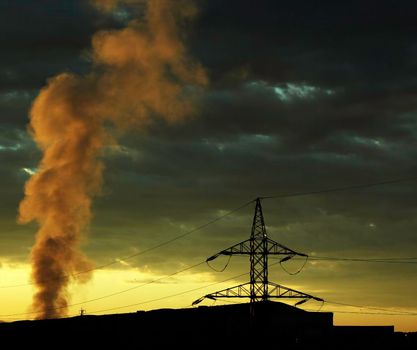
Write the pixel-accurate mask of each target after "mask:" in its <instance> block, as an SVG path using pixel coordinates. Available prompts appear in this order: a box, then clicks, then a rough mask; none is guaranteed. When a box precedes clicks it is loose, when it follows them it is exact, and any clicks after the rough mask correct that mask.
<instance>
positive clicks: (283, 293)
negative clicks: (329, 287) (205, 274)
mask: <svg viewBox="0 0 417 350" xmlns="http://www.w3.org/2000/svg"><path fill="white" fill-rule="evenodd" d="M250 288H251V284H250V283H249V282H248V283H243V284H239V285H237V286H235V287H231V288H226V289H223V290H220V291H217V292H214V293H210V294H206V295H205V296H203V297H201V298H199V299H197V300H195V301H194V302H193V304H192V305H197V304H199V303H201V302H202V301H203V300H204V299H211V300H216V299H219V298H250V297H251V292H250ZM259 288H261V286H259ZM268 290H269V295H268V297H269V298H271V299H302V300H301V301H299V302H298V303H296V305H299V304H301V303H303V302H305V301H307V300H310V299H313V300H316V301H323V299H321V298H318V297H315V296H313V295H311V294H307V293H303V292H300V291H298V290H296V289H291V288H288V287H285V286H282V285H279V284H276V283H273V282H269V283H268ZM258 301H261V299H259V300H258Z"/></svg>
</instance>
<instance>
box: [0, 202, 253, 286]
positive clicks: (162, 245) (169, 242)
mask: <svg viewBox="0 0 417 350" xmlns="http://www.w3.org/2000/svg"><path fill="white" fill-rule="evenodd" d="M253 201H254V200H251V201H249V202H246V203H245V204H242V205H241V206H239V207H237V208H235V209H232V210H230V211H228V212H227V213H225V214H223V215H220V216H218V217H216V218H214V219H213V220H211V221H209V222H207V223H205V224H203V225H200V226H198V227H196V228H194V229H192V230H190V231H187V232H185V233H183V234H181V235H178V236H176V237H174V238H171V239H169V240H167V241H164V242H161V243H159V244H156V245H154V246H152V247H150V248H148V249H145V250H141V251H140V252H137V253H134V254H131V255H128V256H126V257H124V258H122V259H117V260H114V261H111V262H109V263H106V264H103V265H99V266H96V267H94V268H92V269H88V270H83V271H79V272H77V273H75V274H71V275H66V276H64V277H75V276H78V275H81V274H84V273H89V272H92V271H95V270H100V269H103V268H106V267H109V266H112V265H114V264H118V263H119V262H120V260H123V261H125V260H129V259H133V258H135V257H137V256H140V255H143V254H146V253H149V252H151V251H153V250H156V249H158V248H161V247H164V246H166V245H168V244H171V243H173V242H175V241H177V240H179V239H181V238H184V237H186V236H188V235H191V234H192V233H195V232H197V231H200V230H202V229H204V228H206V227H207V226H210V225H212V224H214V223H216V222H217V221H220V220H222V219H224V218H225V217H227V216H229V215H231V214H233V213H235V212H237V211H239V210H241V209H243V208H245V207H246V206H248V205H249V204H250V203H252V202H253ZM60 278H62V277H60ZM54 280H57V279H56V278H54V279H47V280H45V281H54ZM33 284H35V282H28V283H22V284H14V285H7V286H0V288H16V287H24V286H30V285H33Z"/></svg>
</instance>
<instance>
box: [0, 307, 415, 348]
mask: <svg viewBox="0 0 417 350" xmlns="http://www.w3.org/2000/svg"><path fill="white" fill-rule="evenodd" d="M416 335H417V333H408V334H405V333H394V327H393V326H378V327H367V326H364V327H355V326H351V327H348V326H333V314H332V313H330V312H307V311H304V310H301V309H297V308H294V307H292V306H289V305H286V304H283V303H278V302H261V303H256V304H255V306H254V308H253V309H251V307H250V304H237V305H224V306H213V307H204V306H203V307H198V308H190V309H159V310H152V311H147V312H145V311H138V312H136V313H128V314H114V315H103V316H93V315H90V316H89V315H84V316H78V317H73V318H65V319H56V320H42V321H18V322H11V323H2V324H0V340H1V341H2V342H3V343H10V344H13V345H14V347H19V345H24V344H31V345H41V346H43V348H60V347H62V346H65V347H68V346H94V348H97V347H99V346H100V347H101V346H104V347H109V346H112V347H116V348H118V349H120V348H121V346H129V348H133V349H136V348H145V344H148V345H147V346H146V348H154V347H155V346H161V345H163V346H174V345H175V346H176V345H179V346H181V347H185V348H191V347H192V348H196V349H197V348H206V347H208V346H210V347H214V346H215V347H217V348H224V346H247V345H263V346H268V347H273V348H281V347H283V346H285V347H286V348H290V349H307V348H311V347H312V346H315V347H316V348H317V347H318V346H320V348H327V349H338V348H352V349H358V348H359V349H360V348H368V349H376V348H377V347H382V346H384V348H386V347H391V348H393V349H416V348H417V347H416V345H417V336H416ZM149 345H151V346H150V347H149Z"/></svg>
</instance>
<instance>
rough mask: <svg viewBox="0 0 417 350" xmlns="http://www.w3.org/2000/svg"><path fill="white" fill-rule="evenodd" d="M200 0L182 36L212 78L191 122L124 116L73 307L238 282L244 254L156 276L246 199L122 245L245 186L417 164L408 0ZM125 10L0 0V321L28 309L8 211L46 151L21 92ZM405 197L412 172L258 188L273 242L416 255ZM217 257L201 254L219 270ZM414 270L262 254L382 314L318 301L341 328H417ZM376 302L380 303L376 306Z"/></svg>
mask: <svg viewBox="0 0 417 350" xmlns="http://www.w3.org/2000/svg"><path fill="white" fill-rule="evenodd" d="M195 3H196V4H197V6H198V9H199V13H198V15H197V16H196V17H195V18H194V20H193V21H192V22H190V23H186V24H184V28H182V39H183V40H184V43H185V45H186V48H187V52H188V54H189V55H190V57H193V59H194V60H195V61H196V62H199V63H200V64H201V65H202V67H204V69H205V71H206V74H207V77H208V80H209V83H208V85H207V86H206V87H205V89H204V91H203V92H202V93H201V95H200V97H199V101H198V103H197V112H196V113H195V115H194V116H193V117H192V118H187V119H186V120H184V121H182V122H179V123H166V122H164V121H163V120H162V119H158V118H157V119H155V120H153V121H152V122H151V123H149V124H148V125H147V127H146V128H143V129H141V130H139V131H137V130H135V131H130V130H125V131H124V132H123V134H121V135H119V138H118V146H117V147H116V146H115V147H113V148H112V149H111V150H107V151H106V150H105V151H104V152H103V154H102V155H101V158H102V161H103V163H104V165H105V170H104V174H103V189H102V191H101V194H100V195H99V196H98V197H97V198H95V199H94V202H93V207H92V212H93V219H92V221H91V223H90V224H89V227H88V233H86V235H85V239H84V241H83V245H82V250H83V252H84V253H85V254H86V255H87V256H88V257H89V259H91V260H92V261H93V262H94V264H95V266H101V265H106V264H108V263H112V264H111V265H108V266H107V267H105V268H103V269H100V270H97V271H96V272H95V273H94V275H93V277H92V279H91V280H90V281H89V282H87V283H85V284H80V285H74V286H72V287H71V289H70V294H71V299H70V300H71V302H70V305H71V304H76V305H74V306H73V307H70V314H77V313H78V311H79V309H80V308H81V307H82V308H84V309H86V312H87V313H95V312H96V311H97V313H100V312H105V311H102V310H107V309H111V308H117V307H119V306H125V305H131V304H135V305H133V306H130V307H125V308H121V309H115V310H112V311H111V312H128V311H135V310H137V309H153V308H157V307H186V306H187V307H188V306H190V304H191V302H192V301H193V300H194V299H197V298H198V297H200V296H201V295H204V294H207V293H210V292H214V291H216V290H219V289H222V288H226V287H228V286H233V285H234V284H238V283H242V282H244V281H246V280H247V277H246V276H244V277H237V278H234V276H238V275H239V274H242V273H244V272H246V271H247V270H248V262H247V261H246V260H245V259H244V258H239V257H236V258H233V259H232V260H231V262H230V264H229V266H228V268H227V269H226V270H225V271H224V272H222V273H217V272H215V271H213V270H212V269H210V268H209V267H208V266H206V265H204V264H202V265H200V266H198V267H197V268H195V269H190V270H188V271H186V272H185V273H181V274H178V275H174V276H171V277H169V278H163V277H164V276H166V275H171V274H173V273H175V272H177V271H180V270H182V269H184V268H186V267H187V266H190V265H194V264H198V263H199V262H202V261H204V260H205V259H206V258H207V257H209V256H211V255H213V254H214V253H216V252H218V251H220V250H223V249H225V248H227V247H229V246H231V245H233V244H235V243H238V242H240V241H243V240H245V239H247V238H248V237H249V235H250V229H251V223H252V222H251V221H252V216H253V209H254V206H253V204H249V205H247V206H245V207H244V208H242V209H240V210H238V211H236V212H234V213H232V214H231V215H228V216H227V217H225V218H224V219H222V220H218V221H216V222H215V223H213V224H211V225H209V226H207V227H206V228H204V229H201V230H198V231H196V232H193V233H191V234H189V235H186V236H184V237H183V238H181V239H178V240H175V241H173V242H172V243H170V244H166V245H164V246H161V247H160V248H158V249H154V250H152V251H149V252H148V253H146V254H141V255H138V256H136V257H134V258H130V259H125V258H126V257H129V256H131V255H133V254H136V253H139V252H141V251H143V250H146V249H149V248H151V247H154V246H157V245H159V244H160V243H163V242H166V241H169V240H171V239H173V238H175V237H177V236H179V235H182V234H184V233H187V232H189V231H191V230H194V229H195V228H197V227H199V226H201V225H204V224H206V223H208V222H210V221H211V220H213V219H215V218H217V217H219V216H222V215H224V214H225V213H228V212H229V211H230V210H233V209H234V208H237V207H240V206H242V205H243V204H245V203H247V202H248V201H250V200H252V199H254V198H256V197H258V196H274V195H277V194H285V193H293V192H310V191H316V190H322V189H327V188H333V187H345V186H350V185H356V184H363V183H372V182H380V181H385V180H391V179H399V178H410V177H415V176H416V174H417V165H416V161H415V160H416V157H417V151H416V145H417V78H416V76H417V21H416V17H417V4H416V3H415V2H413V1H401V2H393V1H388V0H382V1H366V2H364V1H337V2H335V1H320V2H315V1H307V0H304V1H301V0H298V1H290V2H288V1H280V0H271V1H268V0H262V1H257V2H256V3H255V2H253V1H246V0H228V1H226V2H225V1H221V0H196V1H195ZM133 7H134V6H133V5H132V4H130V5H129V1H127V4H123V5H120V6H118V7H116V8H114V9H113V10H112V11H109V12H107V13H103V12H101V11H97V9H94V8H93V6H91V3H89V2H88V1H84V0H80V1H69V0H68V1H66V0H62V1H48V0H43V1H33V0H32V1H31V0H16V1H13V2H9V1H1V2H0V33H1V34H0V38H1V39H0V42H1V47H2V54H1V55H0V174H1V181H0V193H1V194H2V195H1V199H2V200H1V202H0V300H1V304H0V319H4V320H8V319H24V318H32V317H33V315H32V314H25V313H26V312H29V311H28V310H29V307H30V304H31V298H32V293H33V286H32V285H30V284H28V282H30V265H29V264H30V251H31V247H32V246H33V244H34V241H35V234H36V231H37V225H36V224H35V223H31V224H27V225H20V224H18V223H17V222H16V217H17V212H18V206H19V202H20V201H21V200H22V199H23V196H24V192H23V191H24V190H23V188H24V184H25V182H26V181H27V180H28V179H29V177H30V176H31V175H32V174H33V172H35V171H36V170H37V165H38V162H39V160H40V159H41V152H40V150H39V149H38V148H37V146H36V144H35V143H34V141H33V140H32V138H31V136H30V135H29V133H28V132H27V124H28V114H29V110H30V107H31V104H32V102H33V101H34V99H35V98H36V96H37V95H38V94H39V92H40V89H41V88H42V87H43V86H45V84H47V81H48V79H49V78H51V77H53V76H55V75H57V74H60V73H62V72H73V73H75V74H79V75H81V76H82V75H86V74H88V72H90V71H91V70H92V69H93V68H94V67H93V66H94V62H92V58H91V40H92V37H93V35H94V33H96V32H97V31H100V30H109V29H120V28H123V27H125V26H126V25H127V23H128V22H129V21H130V20H132V19H133V16H134V15H136V16H137V9H134V8H133ZM416 194H417V187H416V181H404V182H400V183H395V184H390V185H383V186H375V187H370V188H363V189H353V190H349V191H341V192H332V193H322V194H316V195H309V196H296V197H288V198H275V199H265V200H263V208H264V215H265V221H266V225H267V230H268V234H269V236H270V238H272V239H274V240H276V241H278V242H280V243H282V244H284V245H286V246H288V247H290V248H292V249H294V250H296V251H300V252H303V253H306V254H309V255H310V256H312V257H314V256H318V257H323V256H324V257H337V258H364V259H370V258H403V257H414V259H415V258H416V256H417V255H416V248H417V236H416V234H415V232H416V228H417V219H416V218H417V215H416V214H417V200H416ZM115 261H117V263H114V264H113V262H115ZM409 261H410V260H409ZM414 261H415V262H416V260H414ZM411 262H413V261H412V260H411ZM224 263H225V261H221V260H220V259H219V261H217V260H216V261H215V262H213V264H214V265H215V267H216V268H221V267H222V264H224ZM301 264H302V261H299V260H297V261H296V260H294V261H292V262H289V263H288V265H286V267H287V269H288V270H290V271H297V270H298V268H299V267H300V266H301ZM416 268H417V265H416V264H412V263H369V262H353V261H335V260H329V261H323V260H313V259H312V260H310V261H309V262H307V264H306V265H305V266H304V268H303V270H302V271H301V272H300V273H299V274H297V275H289V274H287V273H286V272H285V271H284V270H283V269H281V267H280V266H279V265H274V266H272V267H271V269H270V279H271V280H273V281H274V282H276V283H279V284H283V285H285V286H288V287H290V288H296V289H299V290H302V291H304V292H306V293H309V294H313V295H315V296H318V297H321V298H323V299H324V300H328V301H336V302H339V303H345V304H353V305H361V306H367V307H373V308H376V309H381V310H382V309H383V310H385V311H381V310H376V309H359V308H350V307H347V306H341V305H335V304H330V303H325V304H324V305H323V306H322V308H321V310H322V311H335V316H334V319H335V323H336V324H384V325H387V324H388V325H391V324H393V325H395V327H396V330H404V331H410V330H412V331H417V328H416V324H417V322H416V320H417V318H416V317H417V316H410V315H404V316H402V315H399V313H402V312H414V313H416V312H417V301H416V298H415V294H416V290H417V279H416ZM155 279H160V280H159V281H158V282H157V283H151V284H149V285H146V286H140V285H141V284H143V283H146V282H149V281H153V280H155ZM226 279H230V280H229V281H227V282H224V283H219V284H216V285H213V286H209V285H210V284H213V283H217V282H221V281H224V280H226ZM6 287H7V288H6ZM133 287H135V288H133ZM130 288H132V289H131V290H130V291H127V292H124V293H121V294H118V295H115V296H113V297H108V298H107V297H106V298H103V299H102V300H98V301H95V302H88V300H91V299H95V298H100V297H101V296H104V295H109V294H112V293H118V292H119V291H122V290H125V289H130ZM197 288H199V289H198V290H195V291H193V292H189V293H188V294H183V295H180V296H176V297H175V296H174V297H171V298H167V299H161V300H159V301H156V302H152V303H146V304H141V303H144V302H145V301H149V300H152V299H154V298H164V297H168V296H171V295H173V294H177V293H182V292H185V291H188V290H190V289H197ZM218 303H221V302H220V301H219V302H218ZM136 304H137V305H136ZM208 304H209V305H211V304H210V303H208ZM320 306H321V304H320V303H317V302H316V303H315V302H312V301H310V302H308V303H306V304H304V305H303V307H305V309H309V310H318V309H319V308H320ZM387 310H391V313H393V315H381V314H380V313H381V312H387ZM336 311H339V312H336ZM109 312H110V311H109ZM365 312H367V313H365ZM369 313H374V314H369Z"/></svg>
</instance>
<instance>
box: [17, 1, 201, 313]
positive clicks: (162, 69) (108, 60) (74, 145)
mask: <svg viewBox="0 0 417 350" xmlns="http://www.w3.org/2000/svg"><path fill="white" fill-rule="evenodd" d="M94 2H95V3H96V5H98V6H99V7H100V9H101V10H103V11H111V10H112V9H113V8H114V6H117V4H118V3H121V2H125V3H130V4H132V3H134V2H136V3H138V4H139V3H144V1H140V0H137V1H134V0H125V1H116V0H114V1H112V0H101V1H98V0H95V1H94ZM146 4H147V15H146V17H145V18H144V19H142V20H141V21H132V22H130V23H129V25H128V26H127V27H126V28H124V29H122V30H110V31H102V32H99V33H97V34H96V35H95V36H94V37H93V50H92V57H93V60H94V66H95V68H94V71H93V72H92V73H91V74H89V75H87V76H82V77H80V76H76V75H73V74H69V73H65V74H61V75H58V76H56V77H54V78H52V79H50V80H49V82H48V85H47V86H46V87H45V88H43V89H42V90H41V92H40V94H39V96H38V97H37V98H36V100H35V101H34V103H33V106H32V109H31V112H30V126H29V129H30V132H31V134H32V136H33V138H34V140H35V141H36V143H37V144H38V146H39V148H40V149H41V150H42V152H43V157H42V160H41V162H40V164H39V167H38V169H39V170H38V171H37V173H36V174H34V175H33V176H32V177H31V178H30V179H29V180H28V182H27V183H26V186H25V198H24V199H23V200H22V202H21V203H20V208H19V222H21V223H27V222H30V221H32V220H36V221H37V222H38V223H39V226H40V227H39V230H38V232H37V236H36V243H35V245H34V247H33V249H32V254H31V259H32V277H33V280H34V281H35V283H36V286H37V292H36V294H35V295H34V298H33V307H34V309H35V311H39V318H52V317H57V316H61V315H65V314H66V312H67V310H66V305H67V300H68V295H67V287H68V284H69V283H70V282H71V278H70V277H69V276H71V275H74V274H76V273H77V272H80V271H85V270H88V269H89V268H90V266H91V264H90V263H89V261H88V259H87V258H86V257H85V256H84V255H83V254H82V253H81V252H80V250H79V246H80V243H81V241H82V239H83V232H84V231H85V229H86V226H87V224H88V222H89V220H90V218H91V202H92V198H93V197H94V196H95V195H97V194H98V193H99V192H100V188H101V182H102V171H103V164H102V161H101V160H100V155H101V152H102V149H103V147H104V146H106V145H109V144H114V143H115V140H114V139H113V137H112V136H111V135H110V133H109V131H107V130H106V129H105V127H104V122H106V121H107V124H108V121H110V122H112V123H113V124H114V125H116V126H117V127H119V128H126V127H128V126H129V127H131V126H135V127H141V126H144V125H146V124H147V122H148V121H149V120H150V118H164V119H165V120H167V121H169V122H176V121H180V120H183V119H184V118H186V117H187V116H190V115H191V114H192V113H193V99H194V97H195V96H196V94H195V92H196V91H197V90H198V87H200V86H204V85H205V84H206V76H205V73H204V70H203V69H202V68H201V67H200V66H199V65H198V64H196V63H195V62H193V61H192V60H191V59H190V58H189V57H188V56H187V54H186V50H185V47H184V44H183V43H182V41H181V39H180V34H181V33H180V30H179V23H181V21H183V20H184V19H186V18H189V17H192V16H193V15H194V14H195V9H194V7H193V6H192V4H191V3H190V2H189V1H185V0H184V1H182V0H175V1H172V0H149V1H147V2H146ZM79 277H82V278H83V280H84V281H85V280H88V278H89V276H88V274H81V275H77V279H78V280H79Z"/></svg>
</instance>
